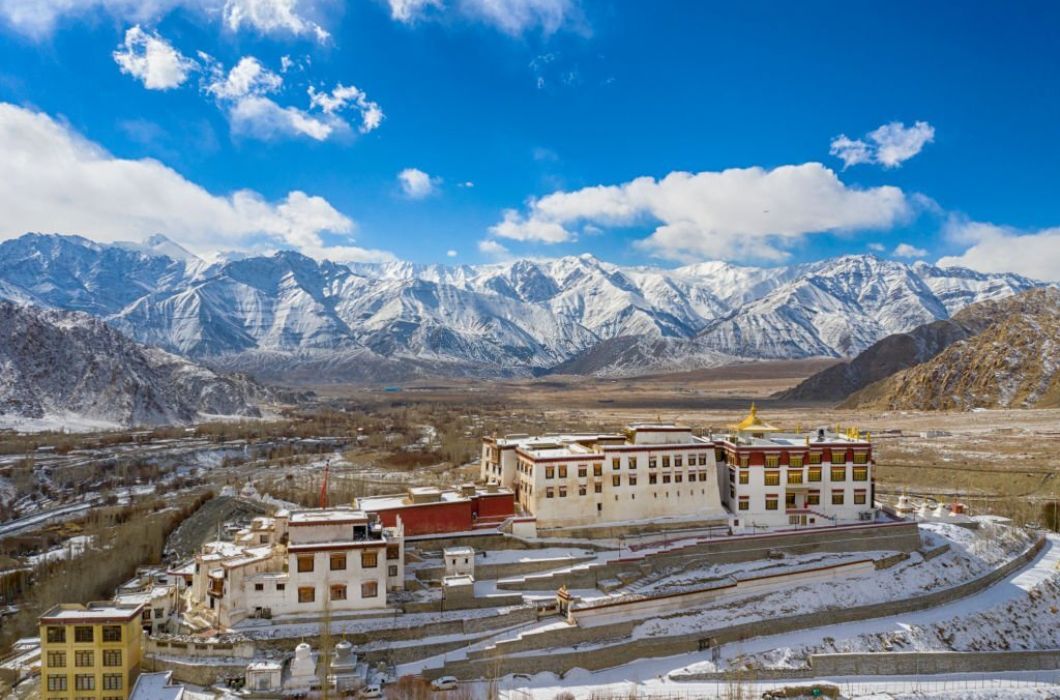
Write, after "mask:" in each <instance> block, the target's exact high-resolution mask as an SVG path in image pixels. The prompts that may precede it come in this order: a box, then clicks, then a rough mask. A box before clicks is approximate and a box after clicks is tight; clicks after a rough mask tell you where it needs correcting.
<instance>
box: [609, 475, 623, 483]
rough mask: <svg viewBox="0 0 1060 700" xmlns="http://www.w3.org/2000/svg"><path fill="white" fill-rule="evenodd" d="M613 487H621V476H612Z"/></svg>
mask: <svg viewBox="0 0 1060 700" xmlns="http://www.w3.org/2000/svg"><path fill="white" fill-rule="evenodd" d="M611 485H612V486H621V485H622V477H621V476H619V475H618V474H615V475H614V476H612V477H611Z"/></svg>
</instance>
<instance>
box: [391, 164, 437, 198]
mask: <svg viewBox="0 0 1060 700" xmlns="http://www.w3.org/2000/svg"><path fill="white" fill-rule="evenodd" d="M397 178H398V184H400V185H401V191H402V192H403V193H404V195H405V196H406V197H408V198H409V199H423V198H424V197H429V196H431V195H432V194H434V193H435V191H436V190H437V186H438V184H439V183H440V182H441V180H440V179H439V178H436V177H431V176H430V175H428V174H427V173H425V172H423V171H422V170H420V169H419V168H405V169H404V170H402V171H401V172H400V173H398V176H397Z"/></svg>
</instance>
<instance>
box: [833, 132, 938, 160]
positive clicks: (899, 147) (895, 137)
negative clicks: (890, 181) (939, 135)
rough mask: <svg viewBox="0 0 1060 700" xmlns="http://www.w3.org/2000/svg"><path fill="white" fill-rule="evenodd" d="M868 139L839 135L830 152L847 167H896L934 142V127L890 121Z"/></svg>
mask: <svg viewBox="0 0 1060 700" xmlns="http://www.w3.org/2000/svg"><path fill="white" fill-rule="evenodd" d="M867 138H868V141H863V140H862V139H851V138H850V137H848V136H847V135H846V134H840V135H839V136H837V137H835V138H834V139H832V144H831V148H830V149H829V152H830V153H831V154H832V155H833V156H836V157H837V158H839V159H840V160H842V161H843V167H844V168H849V167H850V166H851V165H858V164H861V163H877V164H879V165H882V166H883V167H885V168H896V167H898V166H899V165H901V164H902V163H904V162H905V161H907V160H909V159H910V158H912V157H913V156H915V155H916V154H917V153H920V151H921V150H922V149H923V148H924V146H925V145H927V144H929V143H931V142H932V141H934V140H935V127H933V126H931V125H930V124H928V123H927V122H916V123H915V124H913V126H910V127H906V125H905V124H903V123H902V122H891V123H889V124H884V125H883V126H881V127H879V128H878V129H876V130H874V131H870V132H869V133H868V136H867Z"/></svg>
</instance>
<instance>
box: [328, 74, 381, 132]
mask: <svg viewBox="0 0 1060 700" xmlns="http://www.w3.org/2000/svg"><path fill="white" fill-rule="evenodd" d="M309 104H310V106H313V107H318V108H319V109H320V110H321V111H323V112H324V114H329V115H333V114H337V113H338V112H341V111H342V110H345V109H354V110H356V111H357V112H358V113H359V114H360V115H361V127H360V129H361V133H362V134H367V133H368V132H369V131H373V130H375V129H377V128H379V125H380V124H381V123H382V122H383V117H384V114H383V110H382V108H381V107H380V106H379V104H378V103H376V102H372V101H371V100H369V99H368V96H367V95H366V94H364V91H363V90H360V89H358V88H357V87H356V86H354V85H343V84H342V83H339V84H338V85H336V86H335V87H334V89H332V91H331V92H330V93H328V92H318V91H317V90H316V88H314V87H313V86H312V85H310V86H309Z"/></svg>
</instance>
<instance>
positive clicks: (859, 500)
mask: <svg viewBox="0 0 1060 700" xmlns="http://www.w3.org/2000/svg"><path fill="white" fill-rule="evenodd" d="M854 505H858V506H863V505H865V492H864V491H862V490H860V489H859V490H857V491H855V492H854Z"/></svg>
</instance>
